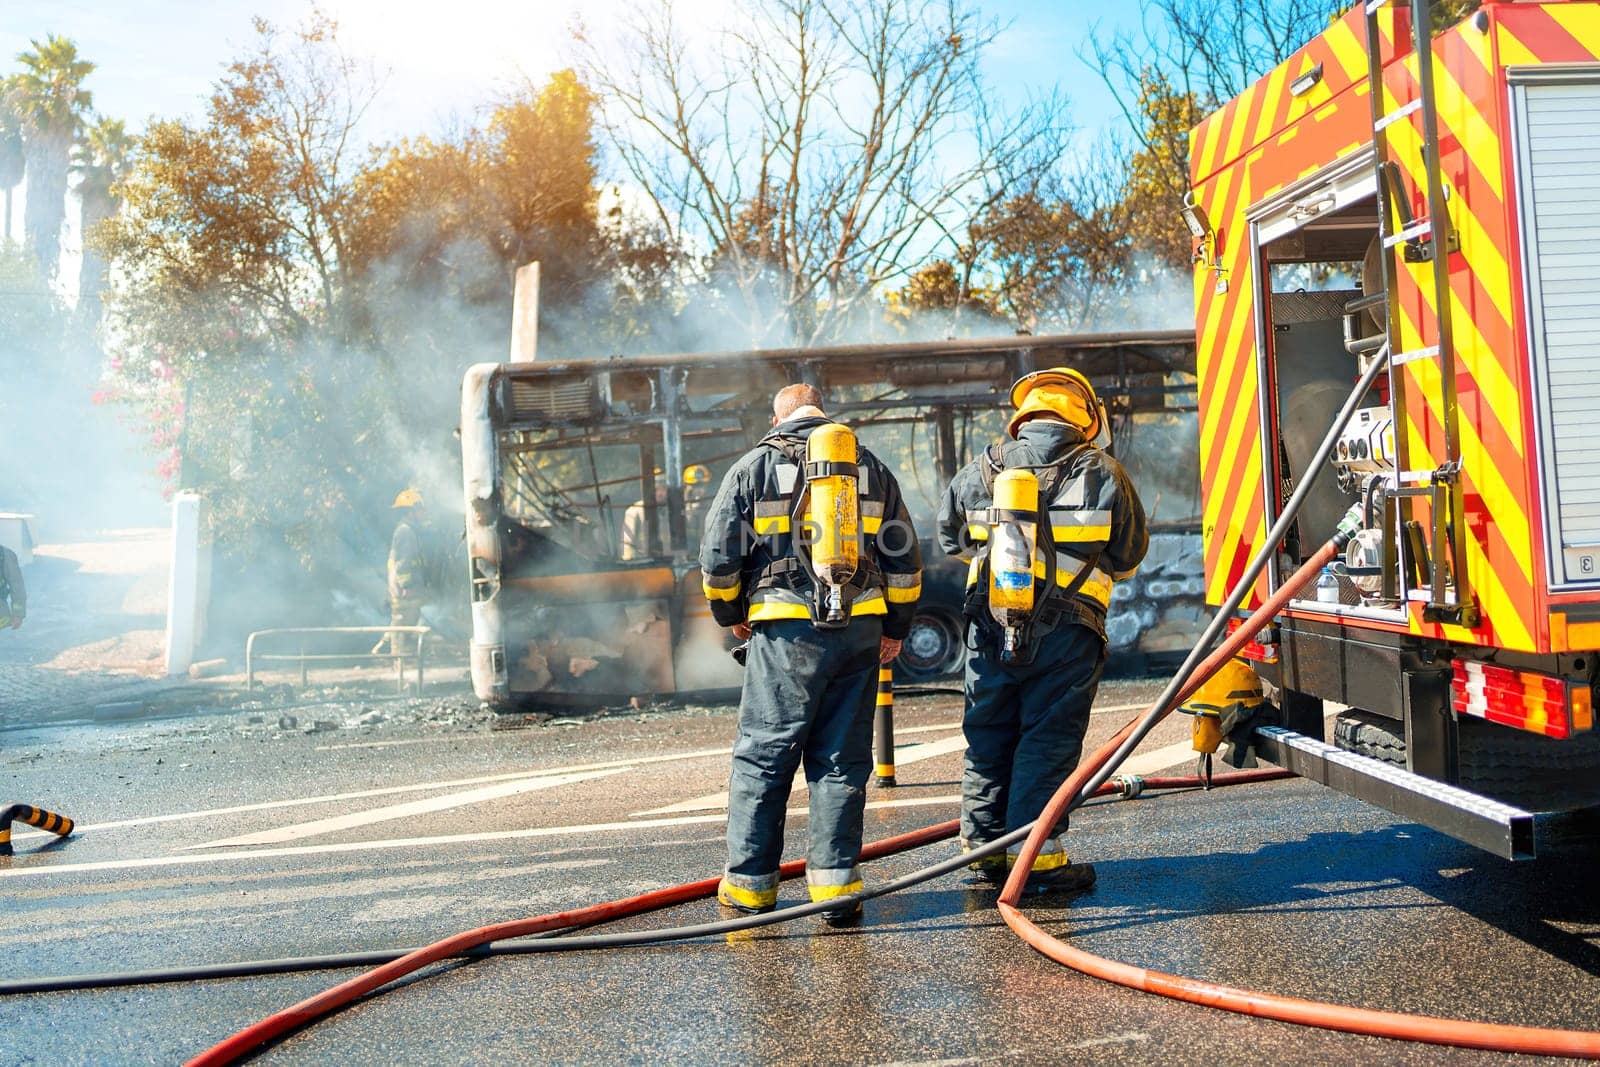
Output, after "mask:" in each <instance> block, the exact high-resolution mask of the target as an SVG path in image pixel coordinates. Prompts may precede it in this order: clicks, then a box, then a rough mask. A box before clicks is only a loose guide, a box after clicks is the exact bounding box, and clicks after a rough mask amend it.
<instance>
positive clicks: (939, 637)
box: [894, 601, 967, 683]
mask: <svg viewBox="0 0 1600 1067" xmlns="http://www.w3.org/2000/svg"><path fill="white" fill-rule="evenodd" d="M966 662H967V645H966V620H965V619H964V618H963V617H962V615H961V607H960V605H958V604H949V603H941V602H939V601H933V602H931V603H925V604H918V605H917V613H916V615H914V616H912V619H911V631H910V632H909V633H908V634H906V640H905V644H904V645H903V646H902V647H901V649H900V655H899V657H898V658H897V659H896V660H895V661H894V663H895V667H897V668H898V671H897V673H898V674H899V677H900V680H901V681H902V682H913V683H914V682H931V681H933V680H934V679H936V678H945V677H948V676H950V675H952V674H956V673H958V672H959V671H960V670H961V669H962V668H963V667H964V666H965V665H966Z"/></svg>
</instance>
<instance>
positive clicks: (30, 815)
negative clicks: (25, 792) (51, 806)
mask: <svg viewBox="0 0 1600 1067" xmlns="http://www.w3.org/2000/svg"><path fill="white" fill-rule="evenodd" d="M13 822H24V823H27V824H28V825H29V826H37V827H38V828H39V829H41V830H43V831H45V832H46V833H50V834H60V835H61V836H62V837H66V836H67V835H68V834H70V833H72V828H73V827H74V826H76V825H77V824H76V823H74V822H73V821H72V820H71V819H69V818H67V817H66V816H65V815H57V814H56V813H55V812H53V811H45V810H44V809H43V808H35V807H32V806H31V805H28V804H11V805H8V806H6V807H4V808H0V856H9V855H11V824H12V823H13Z"/></svg>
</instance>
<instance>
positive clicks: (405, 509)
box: [373, 488, 428, 656]
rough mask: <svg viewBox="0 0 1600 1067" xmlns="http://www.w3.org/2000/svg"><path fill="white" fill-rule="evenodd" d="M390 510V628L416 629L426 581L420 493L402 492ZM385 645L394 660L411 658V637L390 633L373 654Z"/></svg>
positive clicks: (411, 490) (412, 649)
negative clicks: (392, 523) (392, 514)
mask: <svg viewBox="0 0 1600 1067" xmlns="http://www.w3.org/2000/svg"><path fill="white" fill-rule="evenodd" d="M392 510H393V511H395V512H397V513H398V520H397V521H396V522H395V526H394V535H393V536H392V537H390V538H389V625H391V626H416V625H417V624H419V623H420V622H421V621H422V607H423V604H424V603H425V602H426V591H427V579H428V557H427V552H426V544H425V540H426V534H427V531H426V530H425V529H424V518H423V504H422V492H421V491H420V490H418V489H413V488H407V489H402V490H401V491H400V493H399V494H398V495H397V496H396V497H395V498H394V505H393V508H392ZM385 642H387V643H388V645H389V650H390V652H392V653H394V654H395V655H397V656H399V655H410V654H411V652H412V651H414V650H415V647H416V638H415V637H413V636H412V635H410V634H397V633H390V634H385V635H384V640H383V641H379V642H378V644H377V646H376V647H374V648H373V651H374V652H378V651H379V650H381V649H382V648H383V645H384V643H385Z"/></svg>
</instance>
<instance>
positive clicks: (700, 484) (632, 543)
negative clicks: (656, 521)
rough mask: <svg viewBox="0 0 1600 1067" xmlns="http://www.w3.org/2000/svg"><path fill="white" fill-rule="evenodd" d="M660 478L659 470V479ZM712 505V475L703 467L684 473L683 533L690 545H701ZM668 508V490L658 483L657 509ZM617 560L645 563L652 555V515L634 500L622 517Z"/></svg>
mask: <svg viewBox="0 0 1600 1067" xmlns="http://www.w3.org/2000/svg"><path fill="white" fill-rule="evenodd" d="M660 476H661V471H660V470H659V469H657V471H656V477H658V478H659V477H660ZM710 504H711V471H710V470H709V469H708V468H707V467H706V466H705V465H704V464H702V463H696V464H693V465H692V466H688V467H685V468H684V469H683V519H684V526H683V528H684V531H685V535H686V536H687V538H688V543H689V544H690V545H697V544H699V543H700V530H701V527H702V525H703V524H704V523H705V517H706V508H707V507H709V506H710ZM666 506H667V487H666V485H665V484H664V483H662V482H659V481H658V482H656V509H657V513H658V514H659V512H660V509H661V508H664V507H666ZM619 540H620V541H621V544H620V545H619V546H618V547H619V551H618V553H617V555H618V557H619V558H620V559H623V560H634V559H644V558H645V557H646V556H648V555H649V554H650V524H649V515H648V514H647V513H646V511H645V507H644V501H643V500H635V501H634V502H633V503H631V504H629V505H628V506H627V508H626V509H625V510H624V511H623V513H622V533H621V535H620V537H619Z"/></svg>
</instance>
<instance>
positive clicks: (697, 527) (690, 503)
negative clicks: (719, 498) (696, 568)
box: [683, 463, 712, 545]
mask: <svg viewBox="0 0 1600 1067" xmlns="http://www.w3.org/2000/svg"><path fill="white" fill-rule="evenodd" d="M711 491H712V490H711V468H709V467H707V466H706V465H705V464H704V463H693V464H690V465H689V466H687V467H685V468H683V529H684V534H685V536H686V537H687V538H688V539H689V544H690V545H698V544H699V543H700V534H701V532H702V531H704V529H705V524H706V511H707V510H708V509H709V508H710V507H711Z"/></svg>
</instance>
